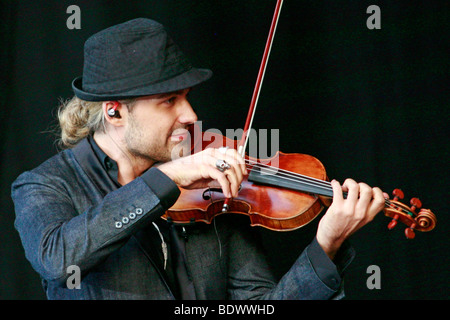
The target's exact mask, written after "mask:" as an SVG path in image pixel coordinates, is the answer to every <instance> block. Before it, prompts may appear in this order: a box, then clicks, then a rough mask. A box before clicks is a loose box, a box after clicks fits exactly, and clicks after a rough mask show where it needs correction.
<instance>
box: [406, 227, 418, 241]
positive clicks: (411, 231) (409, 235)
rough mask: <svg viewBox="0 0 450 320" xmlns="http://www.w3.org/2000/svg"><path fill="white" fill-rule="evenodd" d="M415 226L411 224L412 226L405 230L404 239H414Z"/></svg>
mask: <svg viewBox="0 0 450 320" xmlns="http://www.w3.org/2000/svg"><path fill="white" fill-rule="evenodd" d="M415 226H416V224H415V223H413V224H412V225H411V227H409V228H406V229H405V235H406V238H408V239H414V237H415V236H416V234H415V233H414V227H415Z"/></svg>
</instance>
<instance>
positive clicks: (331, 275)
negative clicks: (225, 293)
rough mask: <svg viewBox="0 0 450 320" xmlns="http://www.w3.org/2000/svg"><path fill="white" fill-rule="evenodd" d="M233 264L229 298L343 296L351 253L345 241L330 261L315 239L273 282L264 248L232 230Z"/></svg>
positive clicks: (245, 235)
mask: <svg viewBox="0 0 450 320" xmlns="http://www.w3.org/2000/svg"><path fill="white" fill-rule="evenodd" d="M232 238H233V250H232V251H231V252H230V255H231V259H232V260H233V262H234V263H233V264H232V266H231V267H230V270H229V273H230V276H229V277H230V280H229V284H228V288H229V297H230V299H236V300H244V299H266V300H325V299H340V298H343V297H344V290H343V275H344V272H345V269H346V268H347V266H348V265H349V264H350V263H351V261H352V260H353V257H354V249H353V248H352V247H351V246H350V244H349V243H348V242H344V244H343V246H342V247H341V249H340V250H339V252H338V254H337V255H336V257H335V259H334V261H331V260H330V259H329V258H328V256H327V255H326V254H325V252H324V251H323V250H322V248H321V247H320V245H319V244H318V243H317V240H316V239H314V240H313V241H312V242H311V243H310V244H309V245H308V246H307V247H306V248H305V249H304V250H303V252H302V253H301V254H300V256H299V257H298V258H297V260H296V261H295V262H294V264H293V266H292V267H291V268H290V269H289V270H288V271H287V272H286V274H285V275H284V276H283V277H282V278H281V279H280V280H279V281H278V282H276V281H275V279H274V278H273V276H272V275H271V271H270V270H269V268H268V264H267V261H265V259H264V256H265V255H264V250H263V249H262V248H261V246H260V245H259V244H258V242H254V239H253V238H251V237H249V236H248V233H238V232H235V233H234V234H233V237H232Z"/></svg>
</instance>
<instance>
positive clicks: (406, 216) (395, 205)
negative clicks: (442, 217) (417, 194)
mask: <svg viewBox="0 0 450 320" xmlns="http://www.w3.org/2000/svg"><path fill="white" fill-rule="evenodd" d="M392 194H393V195H394V199H393V200H389V199H386V208H385V209H384V213H385V215H386V216H388V217H391V218H392V220H391V222H390V223H389V224H388V229H389V230H391V229H393V228H394V227H395V226H396V225H397V223H398V222H399V221H400V222H402V223H404V224H405V225H406V226H407V228H406V229H405V235H406V238H407V239H414V237H415V233H414V231H415V230H417V231H422V232H427V231H431V230H433V229H434V227H435V226H436V222H437V219H436V216H435V215H434V213H433V212H431V210H429V209H421V208H422V202H421V201H420V199H418V198H412V199H411V200H410V204H411V206H410V207H408V206H407V205H405V204H403V203H401V202H400V201H399V199H403V198H404V193H403V191H402V190H400V189H395V190H394V191H393V192H392ZM419 209H420V211H419V213H417V212H416V211H417V210H419Z"/></svg>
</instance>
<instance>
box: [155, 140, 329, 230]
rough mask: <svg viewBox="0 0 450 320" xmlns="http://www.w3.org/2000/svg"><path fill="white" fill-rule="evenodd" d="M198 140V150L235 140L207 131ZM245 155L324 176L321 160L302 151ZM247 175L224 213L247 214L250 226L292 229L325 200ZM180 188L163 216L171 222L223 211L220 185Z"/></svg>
mask: <svg viewBox="0 0 450 320" xmlns="http://www.w3.org/2000/svg"><path fill="white" fill-rule="evenodd" d="M198 143H199V141H198V139H197V141H196V142H195V143H194V144H195V145H197V146H198ZM201 143H202V148H201V149H202V150H203V149H204V148H220V147H229V148H234V147H235V145H236V141H234V140H231V139H229V138H227V137H224V136H222V135H220V134H216V133H211V132H206V133H203V135H202V139H201ZM194 149H196V148H195V147H194ZM246 159H250V160H251V161H250V163H257V162H263V163H265V164H267V163H269V164H270V163H277V167H276V169H281V170H287V171H289V172H293V173H299V174H302V175H305V176H309V177H313V178H316V179H320V180H326V178H327V176H326V172H325V167H324V166H323V164H322V163H321V162H320V161H319V160H318V159H316V158H315V157H312V156H310V155H306V154H298V153H296V154H285V153H282V152H277V154H276V155H275V156H274V157H272V158H270V159H265V160H258V159H254V158H251V157H247V156H246ZM248 171H249V172H252V165H248ZM268 176H270V174H269V175H268ZM251 177H252V173H250V175H249V176H248V177H244V180H243V181H242V183H241V188H240V190H239V195H238V197H236V198H233V200H232V201H231V202H230V203H229V208H228V210H227V211H226V214H228V213H235V214H244V215H247V216H248V217H249V218H250V224H251V225H252V226H262V227H265V228H267V229H270V230H276V231H290V230H295V229H298V228H300V227H302V226H304V225H306V224H307V223H309V222H310V221H312V220H313V219H314V218H315V217H317V215H319V213H320V212H321V211H322V210H323V208H324V207H325V205H326V204H327V199H326V198H323V197H320V196H318V195H316V194H309V193H305V192H301V191H297V190H292V189H286V188H280V187H277V186H271V185H265V184H261V183H255V182H252V181H250V180H251ZM180 190H181V194H180V197H179V198H178V201H177V202H176V203H175V204H174V205H173V206H172V207H171V208H170V209H169V210H168V211H167V212H166V214H165V215H164V216H163V218H165V219H169V220H172V221H173V222H175V223H184V224H188V223H192V222H198V221H201V222H204V223H208V224H209V223H211V222H212V220H213V218H214V217H215V216H217V215H219V214H223V211H222V207H223V204H224V201H225V197H224V195H223V194H222V192H221V190H220V189H215V188H209V189H194V190H187V189H183V188H180Z"/></svg>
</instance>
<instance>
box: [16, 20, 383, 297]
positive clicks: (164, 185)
mask: <svg viewBox="0 0 450 320" xmlns="http://www.w3.org/2000/svg"><path fill="white" fill-rule="evenodd" d="M210 76H211V71H209V70H205V69H197V68H194V67H192V66H191V64H190V63H189V62H188V60H187V59H186V57H185V56H184V55H183V54H182V52H181V51H180V50H179V49H178V47H177V46H176V45H175V44H174V43H173V41H172V40H171V39H170V37H168V35H167V33H166V31H165V29H164V27H163V26H162V25H160V24H159V23H157V22H155V21H152V20H149V19H135V20H132V21H128V22H126V23H123V24H119V25H116V26H113V27H111V28H108V29H106V30H103V31H101V32H99V33H97V34H95V35H93V36H92V37H91V38H89V39H88V40H87V41H86V44H85V61H84V70H83V77H79V78H76V79H75V80H74V81H73V83H72V87H73V90H74V92H75V95H76V96H75V97H74V98H73V99H72V100H70V101H69V102H67V103H65V104H64V105H63V106H62V107H61V108H60V110H59V121H60V125H61V141H62V143H63V144H64V145H65V146H68V147H70V148H68V149H66V150H64V151H62V152H60V153H59V154H57V155H56V156H54V157H52V158H50V159H49V160H47V161H46V162H44V163H43V164H42V165H40V166H39V167H37V168H36V169H34V170H31V171H29V172H25V173H23V174H22V175H21V176H20V177H19V178H18V179H17V180H16V181H15V182H14V184H13V186H12V197H13V200H14V203H15V210H16V222H15V225H16V228H17V230H18V232H19V234H20V236H21V239H22V243H23V246H24V248H25V254H26V256H27V258H28V260H29V261H30V262H31V264H32V266H33V267H34V269H35V270H36V271H37V272H38V273H39V274H40V276H41V278H42V282H43V286H44V289H45V291H46V294H47V297H48V298H49V299H328V298H340V297H342V296H343V290H342V275H343V272H344V270H345V268H346V267H347V266H348V264H349V263H350V261H351V260H352V257H353V251H352V249H351V248H349V247H348V245H347V244H346V242H345V240H346V239H348V237H349V236H350V235H351V234H352V233H354V232H355V231H356V230H358V229H359V228H361V227H362V226H363V225H365V224H366V223H367V222H369V221H370V220H372V219H373V217H374V216H375V215H376V214H377V213H378V212H379V211H380V210H381V209H382V208H383V205H384V197H383V194H382V192H381V190H380V189H378V188H371V187H369V186H367V185H365V184H363V183H359V184H358V183H356V182H354V181H353V180H351V179H348V180H346V181H345V182H344V184H343V185H342V187H341V186H340V184H339V183H338V182H336V181H333V182H332V186H333V192H334V195H335V196H334V198H333V202H332V205H331V206H330V207H329V209H328V210H327V212H326V214H325V215H324V216H323V218H322V219H321V221H320V223H319V227H318V230H317V234H316V237H315V239H314V240H313V241H312V242H311V244H310V245H309V246H308V247H307V248H306V249H305V250H304V252H303V253H301V254H300V256H299V258H298V259H297V261H296V262H295V263H294V265H293V266H292V268H291V269H290V270H289V271H288V272H287V273H286V274H285V275H284V277H283V278H282V279H281V280H280V281H278V282H276V281H275V279H274V278H273V276H272V274H271V272H270V270H269V268H268V266H267V262H266V261H265V257H264V254H263V252H262V250H261V248H260V246H259V244H258V241H257V239H256V238H255V237H254V235H253V232H252V231H253V230H252V228H251V227H249V226H248V224H247V223H245V221H241V220H242V217H238V216H236V215H222V216H219V217H216V218H215V219H214V222H213V224H212V225H206V224H200V223H199V224H194V225H189V226H175V225H173V224H172V223H170V222H167V221H165V220H163V219H161V218H160V217H161V216H162V215H163V214H164V213H165V211H166V210H167V209H169V208H170V207H171V206H172V205H173V204H174V203H175V202H176V200H177V197H178V196H179V194H180V191H179V188H180V187H182V188H188V189H189V188H191V189H192V188H205V187H211V186H213V187H220V188H222V190H223V192H224V195H225V196H226V197H234V196H236V195H237V193H238V189H239V186H240V183H241V181H242V179H243V176H244V175H246V174H247V171H246V168H245V166H244V164H243V161H242V159H241V158H240V156H239V155H238V154H237V153H236V151H235V150H231V149H206V150H204V151H202V152H199V153H196V154H194V155H187V154H183V152H182V150H183V149H182V148H178V146H180V144H182V143H183V142H184V141H186V138H187V137H188V135H187V133H188V129H189V127H190V126H191V125H192V124H193V123H194V122H195V121H196V120H197V115H196V114H195V113H194V111H193V109H192V107H191V105H190V104H189V102H188V93H189V91H190V89H191V88H192V87H193V86H195V85H198V84H199V83H201V82H203V81H205V80H207V79H208V78H209V77H210ZM180 152H181V153H182V154H181V155H183V157H181V158H180V157H178V156H179V155H180ZM174 156H176V157H174ZM174 158H177V159H176V160H172V159H174ZM343 190H344V191H347V193H348V195H347V197H346V198H345V199H344V198H343V196H342V191H343ZM344 242H345V243H344ZM71 266H76V267H78V268H79V270H80V271H81V282H80V284H79V286H78V287H77V288H72V287H71V286H68V277H69V276H70V275H71V273H70V272H68V270H72V269H70V268H69V267H71Z"/></svg>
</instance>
